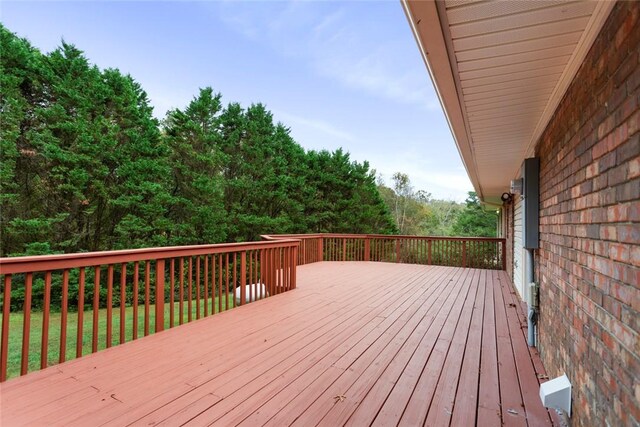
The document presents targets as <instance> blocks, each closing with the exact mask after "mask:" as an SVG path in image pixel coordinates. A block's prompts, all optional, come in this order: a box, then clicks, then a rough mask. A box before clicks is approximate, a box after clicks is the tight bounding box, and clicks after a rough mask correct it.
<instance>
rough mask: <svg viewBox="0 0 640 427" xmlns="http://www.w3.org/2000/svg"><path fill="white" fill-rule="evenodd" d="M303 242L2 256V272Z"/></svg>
mask: <svg viewBox="0 0 640 427" xmlns="http://www.w3.org/2000/svg"><path fill="white" fill-rule="evenodd" d="M299 244H300V240H299V239H284V238H282V239H271V240H266V241H258V242H241V243H217V244H210V245H191V246H165V247H157V248H140V249H124V250H115V251H99V252H80V253H69V254H55V255H33V256H21V257H4V258H0V274H19V273H29V272H34V271H44V270H62V269H65V268H76V267H89V266H95V265H105V264H116V263H123V262H135V261H146V260H150V259H153V260H157V259H167V258H177V257H187V256H197V255H205V254H207V255H210V254H216V253H224V252H241V251H247V250H252V249H263V248H279V247H285V246H286V247H289V246H291V247H293V246H298V245H299Z"/></svg>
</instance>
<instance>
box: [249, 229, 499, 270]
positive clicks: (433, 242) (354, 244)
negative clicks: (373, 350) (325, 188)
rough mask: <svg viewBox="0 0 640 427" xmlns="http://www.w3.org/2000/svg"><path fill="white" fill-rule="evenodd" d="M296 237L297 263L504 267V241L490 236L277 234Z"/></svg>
mask: <svg viewBox="0 0 640 427" xmlns="http://www.w3.org/2000/svg"><path fill="white" fill-rule="evenodd" d="M262 237H263V239H266V240H271V241H273V240H277V239H300V251H299V253H298V265H303V264H309V263H312V262H319V261H379V262H399V263H406V264H422V265H444V266H451V267H468V268H484V269H493V270H505V269H506V257H505V253H506V240H505V239H501V238H490V237H432V236H390V235H385V234H332V233H322V234H281V235H265V236H262Z"/></svg>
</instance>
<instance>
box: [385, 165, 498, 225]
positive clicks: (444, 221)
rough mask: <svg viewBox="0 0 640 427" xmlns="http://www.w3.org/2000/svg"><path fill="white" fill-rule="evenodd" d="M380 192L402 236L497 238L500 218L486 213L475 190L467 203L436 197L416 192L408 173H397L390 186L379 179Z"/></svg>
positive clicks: (471, 192)
mask: <svg viewBox="0 0 640 427" xmlns="http://www.w3.org/2000/svg"><path fill="white" fill-rule="evenodd" d="M378 190H379V191H380V194H381V196H382V198H383V200H384V201H385V203H386V204H387V206H388V207H389V210H390V212H391V215H392V217H393V219H394V223H395V224H396V226H397V228H398V232H399V233H400V234H408V235H422V236H469V237H495V236H496V232H497V221H498V215H497V213H496V211H493V210H486V209H485V208H484V207H483V206H482V205H481V203H480V199H479V198H478V196H477V194H476V193H475V192H473V191H470V192H469V193H468V197H467V199H466V200H465V202H464V203H457V202H455V201H453V200H442V199H436V198H433V197H432V195H431V193H428V192H427V191H424V190H415V189H414V188H413V186H412V185H411V179H410V178H409V176H408V175H407V174H404V173H402V172H396V173H394V174H393V176H392V177H391V186H390V187H389V186H387V185H386V184H385V182H384V180H382V178H378Z"/></svg>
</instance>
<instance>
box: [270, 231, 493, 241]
mask: <svg viewBox="0 0 640 427" xmlns="http://www.w3.org/2000/svg"><path fill="white" fill-rule="evenodd" d="M260 237H261V238H263V239H264V240H267V241H273V240H281V239H302V238H307V239H313V238H320V237H330V238H347V239H367V238H374V239H420V240H467V241H469V240H471V241H481V242H501V241H503V240H505V238H504V237H464V236H418V235H412V234H349V233H313V234H264V235H261V236H260Z"/></svg>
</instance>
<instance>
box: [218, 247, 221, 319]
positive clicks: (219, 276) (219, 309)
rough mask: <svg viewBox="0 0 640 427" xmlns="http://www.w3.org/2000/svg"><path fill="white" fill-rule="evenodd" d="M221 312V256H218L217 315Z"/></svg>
mask: <svg viewBox="0 0 640 427" xmlns="http://www.w3.org/2000/svg"><path fill="white" fill-rule="evenodd" d="M221 312H222V254H218V313H221Z"/></svg>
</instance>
